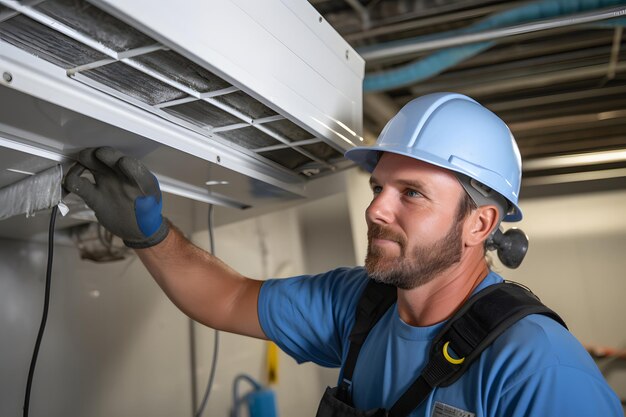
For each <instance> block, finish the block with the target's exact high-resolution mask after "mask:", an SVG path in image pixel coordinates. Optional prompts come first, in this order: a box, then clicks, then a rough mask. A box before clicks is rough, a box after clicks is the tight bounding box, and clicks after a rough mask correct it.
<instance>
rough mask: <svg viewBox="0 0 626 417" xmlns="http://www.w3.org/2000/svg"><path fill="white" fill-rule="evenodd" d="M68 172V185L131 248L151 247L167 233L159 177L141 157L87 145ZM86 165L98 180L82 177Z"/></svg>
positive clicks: (66, 184) (65, 184)
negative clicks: (92, 180)
mask: <svg viewBox="0 0 626 417" xmlns="http://www.w3.org/2000/svg"><path fill="white" fill-rule="evenodd" d="M78 161H79V162H78V163H77V164H75V165H74V166H73V167H72V168H71V169H70V170H69V172H68V173H67V175H66V176H65V180H64V186H65V188H66V189H67V191H69V192H72V193H75V194H77V195H78V196H79V197H81V198H82V199H83V200H85V203H87V205H88V206H89V207H90V208H91V209H92V210H93V211H94V212H95V213H96V217H97V218H98V221H99V222H100V224H102V225H103V226H104V227H105V228H106V229H108V230H109V231H110V232H111V233H113V234H114V235H117V236H119V237H120V238H122V240H123V241H124V243H125V244H126V246H128V247H131V248H148V247H150V246H154V245H156V244H157V243H159V242H161V241H162V240H163V239H165V237H166V236H167V233H168V232H169V227H168V224H167V221H165V220H164V219H163V217H162V215H161V209H162V206H163V201H162V200H161V190H160V188H159V182H158V181H157V179H156V177H155V176H154V175H153V174H152V173H151V172H150V171H148V169H147V168H146V167H145V166H144V165H143V164H142V163H141V162H139V161H138V160H137V159H135V158H132V157H129V156H125V155H124V154H122V153H121V152H119V151H117V150H115V149H113V148H111V147H102V148H89V149H84V150H82V151H81V152H80V154H79V155H78ZM85 169H87V170H89V171H90V172H91V173H92V174H93V177H94V180H95V184H94V183H92V182H91V181H89V180H88V179H87V178H84V177H81V175H82V174H83V172H84V171H85Z"/></svg>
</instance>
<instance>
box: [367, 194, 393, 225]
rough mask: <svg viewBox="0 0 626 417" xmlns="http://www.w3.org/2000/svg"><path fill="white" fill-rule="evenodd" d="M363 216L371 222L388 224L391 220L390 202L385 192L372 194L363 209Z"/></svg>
mask: <svg viewBox="0 0 626 417" xmlns="http://www.w3.org/2000/svg"><path fill="white" fill-rule="evenodd" d="M365 218H366V220H367V221H368V222H371V223H378V224H390V223H392V222H393V210H392V203H391V201H389V196H388V195H386V193H384V192H381V193H380V194H377V195H375V196H374V198H373V199H372V202H371V203H370V205H369V206H368V207H367V210H365Z"/></svg>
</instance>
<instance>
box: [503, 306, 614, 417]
mask: <svg viewBox="0 0 626 417" xmlns="http://www.w3.org/2000/svg"><path fill="white" fill-rule="evenodd" d="M511 329H512V330H514V331H513V332H509V334H508V335H507V334H503V336H504V337H503V339H502V340H499V341H496V344H498V343H502V344H501V346H507V347H506V348H507V349H514V352H511V354H510V355H508V358H509V359H508V360H507V363H506V364H503V363H501V364H500V366H502V367H503V368H505V369H506V368H507V366H510V368H509V369H508V371H505V372H504V374H505V377H504V379H503V380H502V387H501V390H499V395H498V397H499V398H498V400H497V407H495V408H496V409H497V412H496V413H495V414H492V415H493V416H494V417H500V416H502V417H538V416H568V417H578V416H580V417H586V416H603V417H604V416H606V417H623V416H624V414H623V410H622V406H621V403H620V401H619V399H618V398H617V395H616V394H615V392H613V390H612V389H611V388H610V386H609V385H608V384H607V383H606V381H605V379H604V378H603V376H602V374H601V373H600V371H599V370H598V368H597V366H596V365H595V363H594V362H593V360H592V359H591V357H590V356H589V354H587V352H586V351H585V349H584V348H583V346H582V345H581V344H580V343H579V342H578V341H577V340H576V339H575V338H574V336H573V335H572V334H571V333H570V332H568V331H567V330H565V329H564V328H563V327H561V326H560V325H559V324H557V323H556V322H555V321H553V320H551V319H549V318H547V317H545V316H539V315H533V316H529V317H527V319H524V320H522V321H521V322H519V323H517V324H516V325H514V326H513V327H512V328H511ZM511 329H510V330H511ZM520 341H521V342H520Z"/></svg>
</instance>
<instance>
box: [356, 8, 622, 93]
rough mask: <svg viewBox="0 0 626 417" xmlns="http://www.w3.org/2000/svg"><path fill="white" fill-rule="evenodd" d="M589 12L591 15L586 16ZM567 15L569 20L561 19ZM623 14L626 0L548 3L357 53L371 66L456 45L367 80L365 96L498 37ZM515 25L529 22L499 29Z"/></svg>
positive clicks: (429, 72) (433, 71) (435, 70)
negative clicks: (384, 60)
mask: <svg viewBox="0 0 626 417" xmlns="http://www.w3.org/2000/svg"><path fill="white" fill-rule="evenodd" d="M615 5H620V6H619V7H612V8H611V9H603V10H598V8H599V7H602V8H604V7H609V6H615ZM590 10H593V11H592V12H589V11H590ZM582 12H587V13H582ZM573 13H579V14H575V15H573V16H572V15H571V14H573ZM566 14H567V16H564V15H566ZM624 15H626V1H624V0H598V1H596V0H578V1H576V2H572V1H571V0H547V1H542V2H537V3H532V4H529V5H525V6H522V7H518V8H515V9H512V10H508V11H506V12H502V13H498V14H495V15H493V16H490V17H488V18H486V19H483V20H482V21H480V22H478V23H476V24H474V25H471V26H469V27H468V28H465V29H462V30H458V31H450V32H445V33H441V34H435V35H429V36H425V37H419V38H416V39H412V40H410V41H408V42H407V41H401V42H389V43H387V44H383V45H382V46H381V45H377V46H375V47H368V48H362V49H360V50H359V54H360V55H361V56H362V57H363V58H365V59H366V60H367V61H368V62H371V61H372V60H376V59H382V58H389V57H391V56H397V55H403V54H406V53H415V52H417V51H426V50H431V49H436V48H445V47H451V46H455V45H458V46H456V47H453V48H450V49H446V50H443V51H439V52H436V53H434V54H431V55H430V56H428V57H426V58H423V59H421V60H418V61H415V62H413V63H410V64H408V65H404V66H402V67H399V68H396V69H393V70H389V71H385V72H381V73H374V74H371V75H366V77H365V80H364V82H363V88H364V91H366V92H372V91H385V90H390V89H393V88H398V87H404V86H407V85H410V84H414V83H416V82H419V81H422V80H424V79H427V78H430V77H432V76H435V75H437V74H439V73H441V72H443V71H444V70H446V69H447V68H449V67H451V66H453V65H456V64H457V63H459V62H461V61H463V60H465V59H468V58H470V57H472V56H474V55H476V54H478V53H480V52H482V51H484V50H486V49H489V48H491V47H492V46H493V45H495V42H494V40H495V39H499V38H502V37H506V36H513V35H519V34H522V33H528V32H533V31H539V30H547V29H554V28H559V27H565V26H571V25H579V24H583V23H592V22H598V21H601V20H606V19H614V18H617V17H621V16H624ZM549 18H553V19H550V20H543V21H541V22H537V21H538V20H541V19H549ZM615 20H617V21H613V24H614V25H616V26H621V25H624V20H623V19H615ZM519 22H530V23H528V24H523V25H517V26H508V27H504V28H502V26H507V25H512V24H515V23H519ZM605 23H610V22H605ZM493 28H498V29H493ZM445 36H447V37H445Z"/></svg>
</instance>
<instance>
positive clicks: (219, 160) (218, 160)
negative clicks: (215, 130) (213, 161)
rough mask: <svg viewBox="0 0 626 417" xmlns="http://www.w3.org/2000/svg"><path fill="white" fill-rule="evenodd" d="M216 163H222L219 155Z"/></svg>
mask: <svg viewBox="0 0 626 417" xmlns="http://www.w3.org/2000/svg"><path fill="white" fill-rule="evenodd" d="M217 163H218V164H221V163H222V159H221V158H220V157H219V156H218V157H217Z"/></svg>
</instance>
